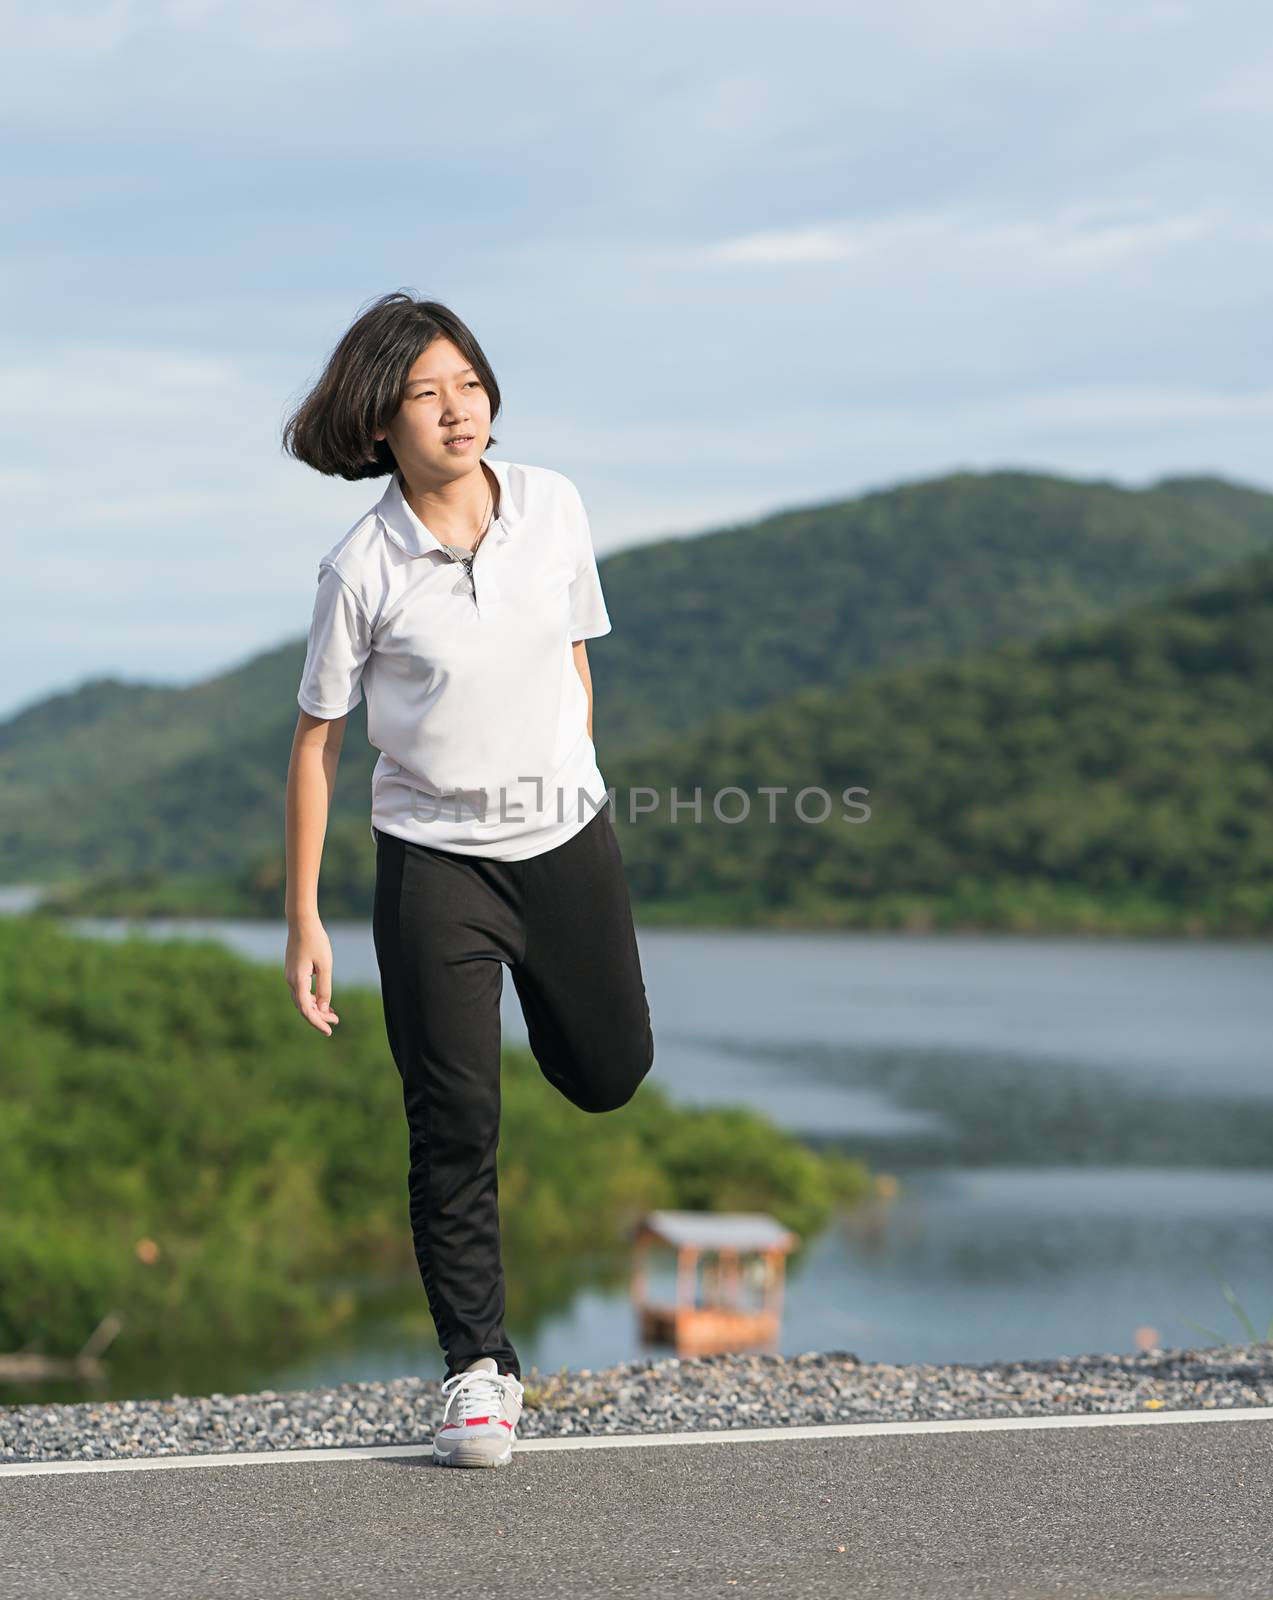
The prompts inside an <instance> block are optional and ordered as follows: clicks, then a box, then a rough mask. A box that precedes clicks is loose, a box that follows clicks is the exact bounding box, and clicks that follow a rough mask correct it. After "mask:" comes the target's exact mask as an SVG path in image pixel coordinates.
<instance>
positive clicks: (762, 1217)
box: [632, 1211, 799, 1356]
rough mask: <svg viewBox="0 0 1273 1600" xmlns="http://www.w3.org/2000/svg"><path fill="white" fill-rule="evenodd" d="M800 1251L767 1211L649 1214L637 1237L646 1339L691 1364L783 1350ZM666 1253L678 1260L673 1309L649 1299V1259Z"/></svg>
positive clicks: (637, 1292)
mask: <svg viewBox="0 0 1273 1600" xmlns="http://www.w3.org/2000/svg"><path fill="white" fill-rule="evenodd" d="M798 1243H799V1240H798V1238H797V1236H796V1235H795V1234H794V1233H792V1232H791V1231H790V1230H789V1229H787V1228H784V1227H783V1226H782V1224H781V1223H780V1222H779V1221H778V1220H777V1219H776V1218H775V1217H771V1216H768V1215H767V1214H766V1213H764V1212H760V1211H650V1212H647V1213H646V1215H645V1216H643V1217H642V1218H641V1219H640V1221H639V1222H638V1223H637V1224H636V1226H635V1228H634V1229H633V1232H632V1245H633V1263H632V1299H633V1301H634V1303H635V1305H636V1307H637V1313H638V1316H639V1319H640V1336H641V1339H642V1340H643V1341H644V1342H646V1343H650V1344H664V1345H671V1346H673V1347H674V1349H675V1350H676V1353H677V1354H678V1355H686V1356H693V1355H714V1354H717V1353H719V1352H722V1351H731V1350H756V1349H762V1348H765V1347H769V1348H771V1349H775V1350H776V1348H777V1340H778V1330H779V1326H780V1324H781V1321H782V1291H783V1277H784V1273H785V1271H786V1257H787V1253H788V1251H790V1250H794V1249H795V1247H796V1245H797V1244H798ZM659 1246H662V1247H664V1248H669V1249H671V1250H673V1251H675V1253H676V1292H675V1299H674V1301H673V1302H672V1303H671V1304H667V1303H658V1302H654V1301H651V1300H650V1299H649V1297H648V1291H649V1265H650V1263H649V1257H650V1252H651V1250H652V1249H655V1248H657V1247H659ZM700 1265H701V1266H702V1274H701V1277H700V1273H699V1267H700Z"/></svg>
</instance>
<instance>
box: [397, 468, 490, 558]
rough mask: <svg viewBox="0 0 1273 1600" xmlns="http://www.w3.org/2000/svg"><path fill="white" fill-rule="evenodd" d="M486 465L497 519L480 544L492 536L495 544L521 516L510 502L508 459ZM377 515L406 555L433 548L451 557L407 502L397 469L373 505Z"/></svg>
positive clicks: (422, 552) (419, 554) (418, 553)
mask: <svg viewBox="0 0 1273 1600" xmlns="http://www.w3.org/2000/svg"><path fill="white" fill-rule="evenodd" d="M486 465H487V466H488V467H489V468H490V469H491V471H492V472H493V473H494V474H495V481H496V482H497V483H498V484H499V516H498V518H497V519H496V526H495V527H494V528H493V529H492V530H491V531H490V532H489V533H488V534H487V535H486V538H485V539H484V540H483V541H482V543H483V544H485V543H487V542H488V541H489V540H491V539H494V541H495V543H496V544H503V542H504V541H505V539H507V538H509V537H510V535H511V534H512V533H514V532H515V530H516V529H517V526H518V524H519V523H520V522H521V517H520V516H519V514H518V512H517V509H516V507H515V506H514V505H513V497H512V492H511V490H510V488H509V482H508V462H507V461H487V462H486ZM376 515H377V516H378V517H379V518H380V520H381V522H382V523H383V524H384V529H385V532H386V533H387V534H388V535H389V537H390V538H391V539H392V540H393V542H394V544H396V545H397V546H398V547H399V548H400V549H402V550H405V551H406V553H407V554H408V555H409V556H424V555H428V553H429V552H430V551H431V550H436V551H438V553H439V554H440V555H443V556H445V557H446V559H447V560H448V561H450V559H451V557H450V556H449V555H447V553H446V550H445V549H444V548H443V545H442V541H441V540H440V539H438V538H437V537H436V536H435V535H434V534H432V533H430V532H429V530H428V529H427V528H426V527H425V525H424V523H423V522H421V521H420V519H419V517H417V516H416V514H415V512H414V511H412V509H411V507H410V506H409V505H408V504H407V499H406V496H405V495H404V494H403V492H402V484H401V483H400V481H399V478H398V473H397V471H396V470H395V471H394V472H393V473H392V475H391V476H390V478H389V487H388V488H387V489H386V490H385V492H384V494H383V495H381V497H380V500H379V502H378V503H377V505H376Z"/></svg>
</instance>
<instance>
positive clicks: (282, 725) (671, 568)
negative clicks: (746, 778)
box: [0, 472, 1273, 910]
mask: <svg viewBox="0 0 1273 1600" xmlns="http://www.w3.org/2000/svg"><path fill="white" fill-rule="evenodd" d="M1271 547H1273V495H1268V494H1264V493H1262V492H1261V491H1258V490H1252V489H1248V488H1244V487H1242V486H1240V485H1234V484H1229V483H1226V482H1225V481H1224V480H1220V479H1170V480H1164V482H1163V483H1162V484H1159V485H1157V486H1156V487H1154V488H1151V489H1144V490H1134V489H1126V488H1121V487H1119V486H1117V485H1114V484H1109V483H1100V482H1098V483H1080V482H1073V481H1070V480H1066V479H1062V478H1057V477H1052V476H1047V475H1043V474H1037V473H1026V472H991V473H984V474H975V473H959V474H956V475H953V476H950V477H946V478H939V479H934V480H931V481H928V482H923V483H917V484H910V485H903V486H901V487H898V488H894V489H889V490H880V491H876V492H873V493H870V494H866V495H863V496H861V497H859V498H856V499H853V500H848V501H841V502H834V503H830V504H827V505H823V506H816V507H806V508H803V509H797V510H793V511H787V512H782V513H779V514H775V515H774V516H771V517H766V518H764V519H762V520H760V521H758V522H755V523H752V524H746V525H742V526H736V527H729V528H724V529H722V530H720V531H719V532H716V533H709V534H703V535H701V536H698V537H694V538H683V539H671V540H662V541H659V542H658V543H656V544H652V545H645V546H642V547H640V548H638V549H633V550H628V551H624V552H621V553H619V554H617V555H613V556H610V557H608V558H606V559H604V560H603V561H602V563H601V568H602V575H603V581H604V584H605V587H606V593H607V599H608V601H609V605H610V610H611V613H612V615H613V617H614V621H615V630H614V632H613V633H612V634H611V635H609V636H608V637H607V638H605V639H604V640H600V641H597V643H596V645H595V647H594V649H593V650H592V651H591V653H590V659H591V662H592V672H593V682H594V688H595V694H596V705H597V714H596V730H597V743H598V750H599V753H600V757H601V763H602V770H603V772H605V773H606V775H607V778H608V779H609V780H610V781H614V778H613V777H612V774H613V773H614V772H616V771H617V770H618V764H619V763H621V762H623V761H624V760H625V759H626V758H627V757H628V756H630V755H631V753H632V752H634V751H636V750H638V749H643V748H645V747H647V746H649V745H650V744H652V743H655V742H657V741H659V740H661V739H663V738H665V737H667V736H671V735H686V734H691V733H692V732H693V731H694V730H695V729H700V728H703V727H705V726H712V725H714V719H716V718H719V717H721V716H722V715H729V714H735V713H759V712H762V711H763V710H764V709H765V708H766V707H768V706H772V705H774V704H775V703H782V702H784V701H785V700H786V698H787V697H789V696H791V695H793V694H796V693H798V692H800V691H802V690H804V689H806V688H809V687H811V686H812V687H818V686H830V687H834V688H846V687H849V686H851V685H855V684H865V683H866V682H867V681H868V680H869V679H870V678H871V677H872V676H874V675H879V674H886V673H892V672H894V671H896V670H897V669H899V668H901V669H911V668H914V667H916V666H920V665H923V664H925V663H932V662H939V661H949V660H955V659H959V658H961V657H963V656H966V655H968V654H970V653H974V652H978V651H984V650H985V649H986V648H987V647H991V646H996V645H999V644H1001V643H1004V642H1006V641H1013V640H1019V641H1028V640H1030V639H1033V638H1037V637H1039V636H1040V635H1042V634H1044V633H1045V632H1048V631H1055V630H1056V629H1058V628H1061V627H1064V626H1066V625H1068V624H1071V623H1078V622H1083V621H1086V620H1090V619H1093V618H1099V617H1107V616H1110V615H1113V614H1114V613H1116V612H1117V611H1118V610H1119V609H1120V608H1122V607H1125V606H1127V605H1130V604H1134V603H1136V602H1138V601H1142V600H1145V599H1147V598H1152V597H1154V596H1160V595H1162V594H1164V593H1167V592H1170V591H1172V590H1174V589H1175V588H1178V587H1179V585H1181V584H1182V583H1187V582H1191V581H1196V580H1199V579H1204V578H1207V577H1209V576H1213V575H1215V574H1218V573H1223V572H1226V571H1230V570H1232V569H1233V568H1234V567H1235V566H1236V565H1237V564H1238V563H1240V562H1242V561H1243V560H1245V559H1247V558H1248V557H1250V556H1251V555H1252V554H1254V553H1256V552H1258V551H1260V550H1265V549H1269V548H1271ZM303 654H304V643H303V640H297V641H295V642H293V643H290V644H286V645H283V646H280V647H279V648H277V649H275V650H272V651H270V652H268V653H266V654H263V655H260V656H258V657H255V658H254V659H252V660H249V661H247V662H244V663H242V664H241V665H239V666H237V667H236V668H234V669H233V670H232V671H230V672H227V673H224V674H222V675H220V676H218V677H217V678H215V679H212V680H210V681H208V682H206V683H203V684H199V685H196V686H194V687H192V688H186V689H173V688H158V687H148V686H130V685H123V684H119V683H116V682H114V681H112V680H100V681H96V682H92V683H88V684H85V685H83V686H82V687H81V688H79V689H77V690H75V691H72V692H70V693H66V694H62V695H58V696H55V697H53V698H51V699H49V700H46V701H44V702H41V703H39V704H38V705H35V706H31V707H28V708H27V709H26V710H24V711H23V712H22V713H20V714H18V715H17V716H15V717H13V718H11V719H10V720H9V721H8V722H7V723H5V724H4V725H3V726H0V881H8V882H46V883H53V882H61V881H75V880H80V879H83V878H84V877H86V876H91V877H102V876H112V877H114V878H116V879H120V878H123V879H127V880H131V881H132V882H134V883H135V885H136V887H137V903H139V904H141V903H153V890H154V888H155V886H157V885H158V884H159V883H161V882H164V881H166V880H167V879H169V878H170V877H171V875H173V874H190V873H197V874H199V875H200V876H201V877H202V878H204V879H205V882H204V884H203V885H202V886H201V887H199V888H198V890H197V897H198V901H197V903H198V904H199V905H200V906H202V907H203V908H204V909H207V910H215V909H219V908H222V909H228V908H229V907H230V906H231V905H234V904H238V905H241V904H242V901H243V897H244V894H245V892H246V893H247V894H248V895H249V896H255V897H257V899H258V900H259V902H260V904H261V906H262V907H264V906H267V905H269V906H276V905H277V896H278V883H279V878H278V869H277V866H276V865H275V864H274V863H275V861H276V858H277V855H278V852H279V850H280V848H281V834H282V826H283V821H282V810H283V786H284V783H285V778H286V766H287V755H288V750H289V747H290V743H291V736H292V730H293V727H294V725H295V719H296V704H295V690H296V684H297V682H298V680H299V677H300V670H301V663H302V659H303ZM762 726H763V724H762ZM708 737H709V738H714V737H717V735H716V734H714V733H713V734H710V735H708ZM374 759H375V752H374V750H372V748H371V747H370V745H369V744H368V743H367V740H366V713H365V706H359V707H358V708H357V709H356V710H355V712H354V713H353V715H352V716H351V718H350V726H349V729H348V731H347V735H346V739H345V744H344V752H343V756H342V763H341V773H340V779H339V783H338V785H337V790H336V795H335V801H334V809H333V834H332V838H331V841H330V844H329V853H328V857H327V860H326V862H325V869H324V884H325V888H327V889H329V890H331V889H335V890H336V894H335V897H334V898H335V899H339V898H340V896H341V894H343V890H342V889H341V888H340V885H341V884H342V883H343V882H344V881H345V875H346V867H347V868H348V872H349V873H352V877H351V878H350V879H349V885H350V888H351V889H352V890H353V891H354V892H355V893H357V885H358V883H359V882H360V881H361V878H362V876H363V872H364V868H363V862H364V860H365V852H363V851H362V850H361V847H360V846H359V845H358V844H357V836H358V832H359V830H361V833H362V838H363V840H364V841H365V839H366V819H367V813H368V807H369V781H370V772H371V767H372V765H373V763H374ZM342 824H344V825H346V826H343V827H342ZM342 839H345V840H347V843H342ZM254 863H256V864H257V865H253V864H254ZM245 872H246V873H247V877H246V879H245V880H243V881H240V882H239V883H238V884H234V885H231V884H229V883H228V882H227V878H228V876H229V875H237V874H243V873H245ZM214 880H219V881H214ZM114 903H116V904H119V903H120V901H119V899H118V897H116V899H115V902H114ZM184 903H186V904H189V902H188V901H187V902H184Z"/></svg>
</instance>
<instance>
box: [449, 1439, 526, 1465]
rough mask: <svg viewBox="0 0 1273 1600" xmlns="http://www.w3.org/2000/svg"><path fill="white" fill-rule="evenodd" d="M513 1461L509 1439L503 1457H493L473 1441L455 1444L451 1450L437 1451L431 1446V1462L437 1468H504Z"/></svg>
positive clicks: (511, 1442)
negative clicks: (432, 1461)
mask: <svg viewBox="0 0 1273 1600" xmlns="http://www.w3.org/2000/svg"><path fill="white" fill-rule="evenodd" d="M512 1459H513V1441H512V1440H511V1439H510V1440H509V1441H508V1444H507V1446H506V1448H505V1450H504V1453H503V1455H500V1456H493V1455H490V1454H489V1453H488V1452H487V1451H486V1450H484V1449H483V1448H482V1446H481V1445H480V1444H479V1443H478V1442H477V1440H476V1439H475V1440H474V1441H473V1443H472V1444H467V1445H466V1444H457V1445H456V1446H455V1448H454V1449H453V1450H439V1449H438V1447H437V1444H436V1443H435V1444H434V1446H433V1460H434V1463H435V1465H437V1466H439V1467H505V1466H507V1465H508V1463H509V1462H510V1461H511V1460H512Z"/></svg>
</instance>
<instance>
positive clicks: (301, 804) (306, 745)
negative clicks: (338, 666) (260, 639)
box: [284, 711, 348, 1037]
mask: <svg viewBox="0 0 1273 1600" xmlns="http://www.w3.org/2000/svg"><path fill="white" fill-rule="evenodd" d="M347 720H348V713H346V715H345V716H343V717H334V718H332V719H330V720H327V719H324V718H321V717H313V716H311V715H310V714H309V712H308V711H301V713H300V715H299V717H298V718H297V722H296V733H295V735H294V737H293V739H292V757H291V761H290V762H289V763H288V768H287V821H286V835H287V844H286V850H287V896H286V907H287V954H286V957H285V961H284V966H285V975H286V978H287V986H288V988H289V989H290V990H291V991H292V1001H293V1004H294V1005H295V1006H296V1009H297V1010H298V1011H299V1012H300V1014H301V1016H302V1017H304V1018H305V1020H306V1022H308V1023H309V1024H310V1025H311V1026H312V1027H315V1028H317V1029H318V1031H319V1032H320V1033H325V1034H327V1035H328V1037H330V1036H331V1033H332V1026H333V1024H335V1023H338V1022H339V1021H340V1018H339V1017H338V1016H337V1015H336V1013H335V1012H334V1011H333V1010H332V1006H331V996H332V947H331V941H330V940H329V939H328V937H327V933H326V930H325V929H324V927H323V924H322V922H321V921H320V920H319V916H318V872H319V867H320V866H321V864H322V859H323V841H324V839H325V838H326V834H327V819H328V816H329V814H330V811H331V798H332V792H333V790H334V789H335V787H336V768H337V766H338V764H339V762H340V746H341V741H342V739H343V738H344V736H345V723H346V721H347ZM311 977H312V978H314V979H316V980H317V981H316V982H315V985H314V989H313V991H312V992H311V990H310V979H311Z"/></svg>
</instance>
